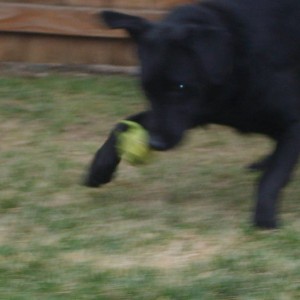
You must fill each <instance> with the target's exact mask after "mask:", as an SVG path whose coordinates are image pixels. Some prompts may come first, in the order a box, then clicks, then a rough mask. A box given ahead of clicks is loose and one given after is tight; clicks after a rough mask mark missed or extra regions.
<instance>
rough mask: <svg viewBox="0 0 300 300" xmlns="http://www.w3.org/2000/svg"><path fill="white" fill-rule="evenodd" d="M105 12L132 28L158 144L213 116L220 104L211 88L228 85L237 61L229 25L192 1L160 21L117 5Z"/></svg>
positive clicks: (168, 144) (112, 21) (113, 22)
mask: <svg viewBox="0 0 300 300" xmlns="http://www.w3.org/2000/svg"><path fill="white" fill-rule="evenodd" d="M189 14H190V15H189ZM101 15H102V18H103V19H104V21H105V22H106V24H107V25H108V26H110V27H111V28H122V29H125V30H127V31H128V32H129V34H130V36H131V37H132V38H133V39H134V41H135V42H136V43H137V47H138V54H139V58H140V62H141V81H142V87H143V89H144V91H145V94H146V96H147V98H148V99H149V101H150V105H151V111H152V115H151V121H150V123H151V124H150V136H151V146H152V147H153V148H155V149H157V150H167V149H169V148H172V147H174V146H175V145H176V144H178V142H179V141H180V140H181V138H182V136H183V134H184V132H185V130H187V129H189V128H192V127H194V126H197V125H201V124H205V123H207V122H209V118H210V115H211V113H212V112H213V110H215V109H216V108H215V104H214V103H213V101H212V99H210V97H209V94H210V92H211V90H212V89H214V88H216V87H218V86H220V85H222V83H223V82H224V79H225V77H226V76H227V74H228V72H229V69H230V67H231V60H230V59H231V55H230V53H229V52H230V46H229V44H230V43H229V37H228V33H227V32H226V31H225V30H224V29H223V28H221V27H219V26H216V25H215V24H214V22H213V20H210V18H209V16H206V15H205V17H204V19H205V20H203V19H201V14H200V15H199V19H197V18H196V16H197V15H196V13H195V11H194V10H193V7H192V6H189V7H182V8H181V10H180V9H177V11H176V12H175V13H174V12H173V15H172V14H171V17H170V16H169V17H167V18H166V19H164V20H163V21H161V22H156V23H153V22H149V21H147V20H145V19H143V18H140V17H136V16H131V15H127V14H123V13H117V12H112V11H105V12H102V14H101ZM174 15H175V17H174ZM176 18H177V19H176Z"/></svg>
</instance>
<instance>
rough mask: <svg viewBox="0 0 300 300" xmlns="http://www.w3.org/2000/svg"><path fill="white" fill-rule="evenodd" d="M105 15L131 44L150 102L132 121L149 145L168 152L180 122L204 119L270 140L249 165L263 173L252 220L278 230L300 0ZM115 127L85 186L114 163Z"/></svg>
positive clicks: (299, 138) (297, 102)
mask: <svg viewBox="0 0 300 300" xmlns="http://www.w3.org/2000/svg"><path fill="white" fill-rule="evenodd" d="M102 17H103V18H104V20H105V22H106V23H107V24H108V25H109V26H110V27H112V28H124V29H126V30H127V31H128V32H129V34H130V35H131V36H132V38H133V39H134V40H135V42H136V43H137V47H138V55H139V58H140V62H141V82H142V86H143V89H144V91H145V94H146V96H147V98H148V99H149V101H150V104H151V109H150V110H149V111H148V112H143V113H140V114H138V115H135V116H133V117H129V119H131V120H135V121H137V122H139V123H140V124H141V125H143V126H144V127H145V128H146V129H147V130H148V131H149V132H150V135H151V141H150V145H151V147H152V148H154V149H157V150H167V149H170V148H172V147H174V146H176V145H177V144H178V143H179V141H180V140H181V139H182V137H183V135H184V132H185V131H186V130H187V129H190V128H193V127H196V126H201V125H205V124H209V123H215V124H222V125H227V126H231V127H234V128H236V129H237V130H238V131H240V132H244V133H261V134H265V135H267V136H269V137H271V138H272V139H274V141H275V142H276V147H275V149H274V152H273V153H271V154H270V155H268V156H267V159H265V160H263V161H262V162H261V163H259V164H254V165H252V168H253V169H260V170H261V171H263V175H262V178H261V180H260V182H259V185H258V192H257V201H256V207H255V214H254V223H255V225H257V226H259V227H264V228H274V227H276V225H277V222H276V209H277V200H278V196H279V193H280V190H281V189H282V188H283V187H284V186H285V184H286V183H287V182H288V181H289V179H290V176H291V174H292V171H293V169H294V168H295V166H296V163H297V160H298V157H299V152H300V1H299V0H211V1H201V2H200V3H199V4H194V5H185V6H180V7H178V8H175V9H174V10H173V11H171V12H170V13H169V14H168V15H167V16H166V17H165V19H164V20H162V21H161V22H158V23H151V22H149V21H146V20H144V19H142V18H139V17H136V16H130V15H125V14H120V13H115V12H111V11H106V12H103V13H102ZM118 126H119V125H118ZM113 132H114V131H113ZM113 132H112V133H111V136H110V138H109V139H108V140H107V141H106V143H105V144H104V145H103V146H102V148H101V149H100V150H99V151H98V152H97V154H96V156H95V158H94V161H93V163H92V166H91V168H90V172H89V174H88V177H87V179H86V185H88V186H98V185H100V184H103V183H106V182H108V181H109V180H110V179H111V177H112V174H113V172H114V170H115V169H116V167H117V165H118V163H119V161H120V159H119V157H118V156H117V154H116V150H115V139H114V133H113Z"/></svg>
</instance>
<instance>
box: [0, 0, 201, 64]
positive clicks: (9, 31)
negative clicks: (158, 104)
mask: <svg viewBox="0 0 300 300" xmlns="http://www.w3.org/2000/svg"><path fill="white" fill-rule="evenodd" d="M188 2H195V1H188V0H160V1H158V0H154V1H148V0H138V1H137V0H131V1H127V0H18V1H14V0H4V1H0V32H1V35H0V44H1V47H0V61H1V62H18V63H31V64H63V65H66V64H68V65H70V64H72V65H74V64H76V65H79V64H80V65H91V64H93V65H95V64H96V65H99V64H100V65H110V66H118V67H121V66H134V65H136V58H135V55H134V51H132V44H131V43H130V41H129V39H128V36H127V35H126V34H125V32H124V31H122V30H110V29H108V28H106V27H105V25H104V24H102V23H101V20H100V19H99V18H98V17H97V14H98V13H99V11H100V10H102V9H114V10H118V11H124V12H128V13H134V14H137V15H141V16H144V17H146V18H149V19H159V18H160V17H162V16H163V14H164V13H165V11H166V10H168V9H170V8H171V7H173V6H175V5H178V4H183V3H188ZM39 67H40V68H41V66H39ZM52 67H53V66H52Z"/></svg>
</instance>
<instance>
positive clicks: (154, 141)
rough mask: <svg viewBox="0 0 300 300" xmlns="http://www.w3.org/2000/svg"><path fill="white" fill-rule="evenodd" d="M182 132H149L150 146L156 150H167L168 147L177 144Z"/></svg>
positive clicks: (170, 147)
mask: <svg viewBox="0 0 300 300" xmlns="http://www.w3.org/2000/svg"><path fill="white" fill-rule="evenodd" d="M182 136H183V134H180V135H176V136H171V135H168V136H164V135H161V134H157V133H153V134H150V142H149V144H150V147H151V148H152V149H154V150H157V151H167V150H169V149H172V148H174V147H175V146H177V145H178V144H179V143H180V141H181V139H182Z"/></svg>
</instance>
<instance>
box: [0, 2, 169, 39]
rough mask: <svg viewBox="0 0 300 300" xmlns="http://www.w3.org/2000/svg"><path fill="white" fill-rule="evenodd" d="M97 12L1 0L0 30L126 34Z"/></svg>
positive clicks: (153, 13)
mask: <svg viewBox="0 0 300 300" xmlns="http://www.w3.org/2000/svg"><path fill="white" fill-rule="evenodd" d="M98 12H99V10H98V9H96V8H74V7H73V8H70V7H60V6H40V5H24V4H18V5H17V4H3V3H0V31H2V32H18V33H20V32H24V33H43V34H55V35H67V36H85V37H112V38H124V37H125V33H124V32H123V31H122V30H109V29H108V28H106V26H105V25H104V24H102V23H101V22H100V20H99V18H98V17H97V14H98ZM133 13H136V12H133ZM139 14H140V15H142V16H144V17H146V18H148V19H158V18H159V17H161V16H162V14H163V13H162V12H161V11H151V12H147V11H144V12H140V13H139Z"/></svg>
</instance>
